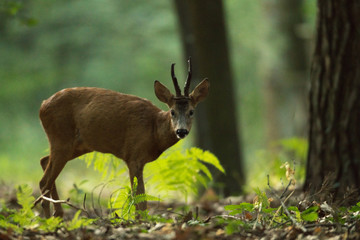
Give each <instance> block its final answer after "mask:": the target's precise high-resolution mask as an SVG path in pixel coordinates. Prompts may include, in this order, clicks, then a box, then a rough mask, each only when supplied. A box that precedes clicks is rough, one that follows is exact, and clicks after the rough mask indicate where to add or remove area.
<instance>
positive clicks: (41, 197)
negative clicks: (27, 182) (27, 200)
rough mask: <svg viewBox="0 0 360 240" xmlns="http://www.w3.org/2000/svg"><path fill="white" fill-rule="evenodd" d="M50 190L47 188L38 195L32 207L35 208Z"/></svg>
mask: <svg viewBox="0 0 360 240" xmlns="http://www.w3.org/2000/svg"><path fill="white" fill-rule="evenodd" d="M49 191H50V190H49V189H47V190H46V191H45V192H44V193H43V194H41V195H40V197H38V198H37V199H36V200H35V201H34V206H32V208H31V209H33V208H34V207H35V206H36V205H37V204H38V203H39V202H40V201H41V200H42V199H43V196H44V195H46V194H47V193H48V192H49Z"/></svg>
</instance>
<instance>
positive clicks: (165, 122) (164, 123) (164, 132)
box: [156, 111, 179, 154]
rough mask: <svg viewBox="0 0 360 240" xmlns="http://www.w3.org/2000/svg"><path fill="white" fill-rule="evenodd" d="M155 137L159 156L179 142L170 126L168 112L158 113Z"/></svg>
mask: <svg viewBox="0 0 360 240" xmlns="http://www.w3.org/2000/svg"><path fill="white" fill-rule="evenodd" d="M158 114H159V115H158V119H157V122H156V135H157V143H158V150H159V152H160V154H161V153H162V152H164V151H165V150H166V149H168V148H169V147H171V146H172V145H174V144H175V143H177V142H178V141H179V139H178V138H177V137H176V134H175V132H174V129H173V127H172V124H171V116H170V112H164V111H161V112H159V113H158Z"/></svg>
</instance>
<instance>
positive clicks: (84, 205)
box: [83, 193, 86, 210]
mask: <svg viewBox="0 0 360 240" xmlns="http://www.w3.org/2000/svg"><path fill="white" fill-rule="evenodd" d="M85 203H86V193H85V194H84V201H83V208H84V209H85V210H86V204H85Z"/></svg>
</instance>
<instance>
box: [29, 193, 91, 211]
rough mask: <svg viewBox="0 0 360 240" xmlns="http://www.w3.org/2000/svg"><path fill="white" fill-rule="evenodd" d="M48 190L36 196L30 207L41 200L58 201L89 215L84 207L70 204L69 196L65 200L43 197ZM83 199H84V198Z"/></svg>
mask: <svg viewBox="0 0 360 240" xmlns="http://www.w3.org/2000/svg"><path fill="white" fill-rule="evenodd" d="M47 192H48V191H45V193H44V194H42V195H41V196H40V197H38V198H37V199H36V200H35V202H34V206H33V207H32V208H34V207H35V206H36V205H37V204H38V203H39V202H40V201H41V200H45V201H48V202H51V203H60V204H66V205H68V206H70V207H72V208H74V209H76V210H81V211H82V212H84V213H86V215H87V216H88V217H89V216H90V214H89V212H88V211H87V210H86V209H85V208H81V207H78V206H75V205H74V204H72V203H71V202H70V198H68V199H66V200H55V199H52V198H49V197H45V196H44V195H45V194H47ZM84 201H85V199H84Z"/></svg>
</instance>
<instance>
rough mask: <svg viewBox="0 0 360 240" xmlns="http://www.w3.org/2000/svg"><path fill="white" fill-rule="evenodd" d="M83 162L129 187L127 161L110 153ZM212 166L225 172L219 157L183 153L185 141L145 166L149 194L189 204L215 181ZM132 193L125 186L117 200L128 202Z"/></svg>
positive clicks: (196, 151) (197, 151)
mask: <svg viewBox="0 0 360 240" xmlns="http://www.w3.org/2000/svg"><path fill="white" fill-rule="evenodd" d="M80 159H82V160H84V161H85V162H86V163H87V165H88V167H89V166H91V165H93V167H94V169H95V170H96V171H99V172H100V173H102V175H103V178H104V179H107V180H109V179H113V178H116V179H117V182H118V183H119V185H118V186H128V182H129V176H128V173H127V167H126V165H125V164H124V163H123V161H120V160H119V159H116V158H115V157H114V156H112V155H110V154H101V153H90V154H87V155H85V156H83V157H81V158H80ZM208 165H211V166H213V167H215V168H216V169H218V170H219V171H221V172H222V173H225V170H224V168H223V167H222V166H221V164H220V162H219V160H218V159H217V158H216V156H215V155H213V154H212V153H210V152H209V151H203V150H202V149H199V148H190V149H187V150H183V142H182V141H180V142H179V143H177V144H176V145H174V146H173V147H171V148H170V149H169V150H167V151H165V152H164V153H163V154H162V155H161V156H160V157H159V158H158V159H157V160H156V161H153V162H151V163H148V164H147V165H146V166H145V169H144V179H145V184H146V189H147V192H148V193H150V194H152V195H156V196H166V197H168V198H174V199H175V198H176V199H179V197H180V196H184V200H185V201H187V200H188V198H189V197H195V196H196V195H197V194H198V189H199V186H203V187H205V188H207V187H208V186H209V184H210V183H211V181H212V180H213V178H212V174H211V172H210V170H209V169H208ZM128 192H129V188H128V187H122V189H121V190H119V191H118V192H117V193H116V194H115V196H114V197H116V199H117V200H118V199H122V200H123V201H124V200H125V199H127V195H128V194H129V193H128Z"/></svg>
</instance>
